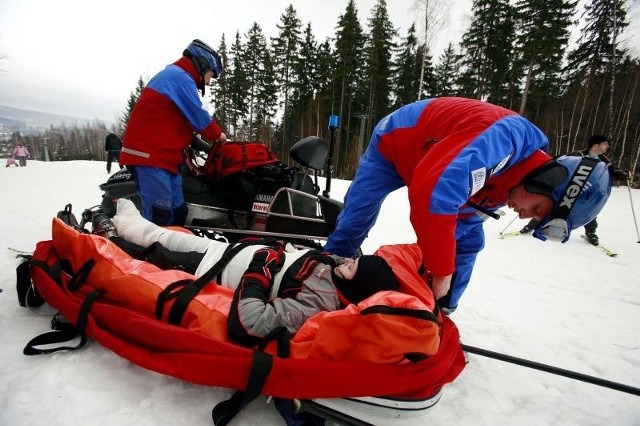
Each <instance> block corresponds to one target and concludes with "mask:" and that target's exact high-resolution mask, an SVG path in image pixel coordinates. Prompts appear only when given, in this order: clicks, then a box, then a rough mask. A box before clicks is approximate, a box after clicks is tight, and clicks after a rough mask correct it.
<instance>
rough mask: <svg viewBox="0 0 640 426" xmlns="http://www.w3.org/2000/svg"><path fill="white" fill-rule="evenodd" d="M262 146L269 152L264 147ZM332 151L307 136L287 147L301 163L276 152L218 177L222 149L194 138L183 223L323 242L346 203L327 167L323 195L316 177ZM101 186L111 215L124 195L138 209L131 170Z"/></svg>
mask: <svg viewBox="0 0 640 426" xmlns="http://www.w3.org/2000/svg"><path fill="white" fill-rule="evenodd" d="M332 139H333V136H332ZM331 143H333V141H332V142H331ZM232 144H236V145H240V146H241V147H242V148H244V146H243V144H245V143H243V142H226V143H225V144H223V145H232ZM246 144H247V145H246V146H250V145H253V146H255V145H256V143H246ZM260 145H262V144H260ZM262 148H263V150H266V147H264V145H263V146H262ZM330 153H331V149H330V145H329V143H328V142H326V141H325V140H324V139H321V138H319V137H316V136H308V137H305V138H303V139H301V140H299V141H298V142H296V143H295V144H294V145H293V146H292V147H291V149H290V150H289V154H290V156H291V158H292V159H293V160H294V161H295V162H296V163H297V166H294V167H289V166H285V165H284V164H282V162H281V161H279V160H278V159H277V158H276V157H275V156H273V157H272V161H265V162H268V163H269V164H264V165H258V166H252V164H251V162H250V161H245V163H244V164H243V165H242V166H241V168H240V170H237V171H235V172H234V173H231V174H229V175H224V174H223V173H217V174H216V175H215V176H214V175H213V173H212V170H211V166H212V164H213V163H214V162H215V161H218V162H219V160H220V158H219V157H220V153H218V152H217V151H216V146H215V145H211V144H209V143H207V142H205V141H203V140H202V139H200V138H198V137H197V136H196V137H194V139H193V141H192V143H191V144H190V146H189V147H188V148H187V149H186V151H185V157H186V165H185V167H182V169H181V173H182V179H183V185H182V187H183V192H184V197H185V201H186V203H187V207H188V210H189V212H188V215H187V219H186V223H185V227H186V228H188V229H192V230H199V231H206V232H216V233H221V234H224V235H225V236H226V237H227V238H231V239H232V240H233V239H240V238H243V237H246V236H248V235H251V236H277V237H279V238H297V239H299V240H302V241H308V240H325V239H326V238H327V237H328V236H329V235H330V234H331V232H332V231H333V230H334V228H335V224H336V220H337V217H338V214H339V213H340V211H342V207H343V204H342V203H341V202H339V201H336V200H333V199H331V198H329V188H330V184H331V182H330V179H331V176H330V173H331V172H330V170H329V168H327V177H326V186H325V190H324V191H323V193H322V194H320V186H319V184H318V176H319V174H320V172H321V171H322V170H323V168H324V167H325V165H328V166H330V163H331V160H330V158H328V157H329V155H330ZM245 160H246V159H245ZM311 174H312V175H313V177H312V176H311ZM222 175H224V176H222ZM100 189H101V190H102V191H104V194H103V198H102V203H101V205H100V208H99V209H100V210H102V212H104V213H105V214H107V215H108V216H109V217H113V216H114V215H115V213H116V211H115V201H116V200H117V199H118V198H121V197H125V198H128V199H131V200H132V201H133V202H134V203H135V204H136V206H137V207H138V208H139V209H140V200H139V197H138V195H137V188H136V183H135V179H134V176H133V173H132V172H131V170H128V169H126V168H125V169H122V170H120V171H118V172H116V173H114V174H113V175H112V176H111V177H110V178H109V179H108V180H107V182H105V183H103V184H102V185H100ZM83 216H84V215H83ZM230 236H231V237H230Z"/></svg>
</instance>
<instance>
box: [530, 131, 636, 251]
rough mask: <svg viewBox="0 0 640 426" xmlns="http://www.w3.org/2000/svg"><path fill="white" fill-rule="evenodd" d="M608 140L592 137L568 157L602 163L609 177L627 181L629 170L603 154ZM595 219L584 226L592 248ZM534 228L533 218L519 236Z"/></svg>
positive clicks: (597, 136)
mask: <svg viewBox="0 0 640 426" xmlns="http://www.w3.org/2000/svg"><path fill="white" fill-rule="evenodd" d="M610 144H611V143H610V142H609V138H608V137H606V136H603V135H593V136H591V137H590V138H589V140H588V141H587V147H586V148H584V149H581V150H580V151H576V152H573V153H571V154H568V155H574V156H577V157H583V158H584V157H589V158H595V159H597V160H599V161H602V162H603V163H604V164H606V165H607V168H608V169H609V173H610V174H611V177H612V178H614V179H617V180H627V179H629V176H630V173H629V170H622V169H621V168H619V167H617V166H615V165H614V164H613V163H612V162H611V160H610V159H609V157H607V156H606V155H605V154H606V153H607V151H608V150H609V146H610ZM596 219H597V218H595V217H594V218H593V220H592V221H590V222H589V223H587V224H585V225H584V231H585V237H587V241H589V242H590V243H591V244H593V245H594V246H597V245H599V244H600V240H599V238H598V235H597V234H596V229H598V221H597V220H596ZM536 226H538V220H537V219H535V218H533V219H531V220H530V221H529V223H527V224H526V225H525V226H524V228H522V229H521V230H520V233H521V234H527V233H529V232H531V231H533V230H534V229H535V228H536Z"/></svg>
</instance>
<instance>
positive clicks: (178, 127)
mask: <svg viewBox="0 0 640 426" xmlns="http://www.w3.org/2000/svg"><path fill="white" fill-rule="evenodd" d="M182 54H183V56H182V58H180V59H179V60H177V61H176V62H174V63H173V64H170V65H168V66H167V67H166V68H165V69H164V70H162V71H160V72H159V73H158V74H156V75H155V76H154V77H153V78H152V79H151V80H150V81H149V83H148V84H147V85H146V87H145V88H144V90H143V91H142V94H141V95H140V99H138V102H136V105H135V106H134V108H133V110H132V111H131V116H130V118H129V123H128V124H127V128H126V129H125V133H124V137H123V147H122V152H121V153H120V164H122V165H124V166H128V167H127V168H130V169H131V170H132V171H133V173H134V176H135V179H136V182H137V185H138V194H139V196H140V200H141V204H142V212H143V216H144V217H145V218H147V219H149V220H152V221H153V222H155V223H157V224H158V225H182V224H184V222H185V220H186V217H187V213H188V211H187V205H186V203H185V200H184V194H183V192H182V177H181V175H180V173H179V169H180V166H181V165H182V163H183V151H184V149H185V148H186V147H187V146H189V143H190V142H191V139H192V138H193V135H194V133H199V134H200V135H201V136H202V138H203V139H205V140H207V141H210V142H214V141H225V140H226V135H225V134H224V133H222V129H221V128H220V126H219V125H218V123H217V122H216V121H215V120H214V119H213V118H212V117H211V115H210V114H209V113H208V112H207V111H206V110H205V109H204V106H203V104H202V101H201V100H200V96H199V94H198V90H199V91H200V93H201V94H202V96H204V91H205V87H206V86H208V85H209V84H210V82H211V79H212V78H218V77H219V76H220V74H221V73H222V69H223V65H222V60H221V59H220V56H219V55H218V53H217V52H216V51H215V50H213V49H212V48H211V47H209V46H208V45H207V44H206V43H204V42H202V41H200V40H198V39H196V40H193V42H191V43H190V44H189V45H188V46H187V48H186V49H185V50H184V52H183V53H182Z"/></svg>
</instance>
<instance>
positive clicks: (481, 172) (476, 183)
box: [471, 167, 487, 195]
mask: <svg viewBox="0 0 640 426" xmlns="http://www.w3.org/2000/svg"><path fill="white" fill-rule="evenodd" d="M486 180H487V168H486V167H481V168H479V169H476V170H472V171H471V181H472V187H471V195H473V194H475V193H476V192H478V191H480V188H482V187H483V186H484V182H485V181H486Z"/></svg>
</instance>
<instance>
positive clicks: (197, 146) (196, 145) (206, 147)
mask: <svg viewBox="0 0 640 426" xmlns="http://www.w3.org/2000/svg"><path fill="white" fill-rule="evenodd" d="M191 148H193V149H194V150H196V151H202V152H204V153H206V154H208V153H209V152H211V150H212V149H213V144H210V143H209V142H207V141H205V140H204V139H202V138H201V137H200V136H198V135H194V136H193V138H192V139H191Z"/></svg>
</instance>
